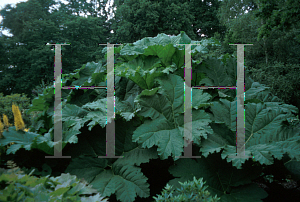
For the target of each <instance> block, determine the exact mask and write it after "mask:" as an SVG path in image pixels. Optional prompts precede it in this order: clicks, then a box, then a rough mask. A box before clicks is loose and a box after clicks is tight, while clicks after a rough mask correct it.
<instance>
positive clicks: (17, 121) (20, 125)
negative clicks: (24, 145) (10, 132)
mask: <svg viewBox="0 0 300 202" xmlns="http://www.w3.org/2000/svg"><path fill="white" fill-rule="evenodd" d="M12 111H13V113H14V119H15V126H16V130H23V129H24V127H25V124H24V121H23V119H22V115H21V112H20V110H19V107H18V106H16V105H14V104H13V105H12Z"/></svg>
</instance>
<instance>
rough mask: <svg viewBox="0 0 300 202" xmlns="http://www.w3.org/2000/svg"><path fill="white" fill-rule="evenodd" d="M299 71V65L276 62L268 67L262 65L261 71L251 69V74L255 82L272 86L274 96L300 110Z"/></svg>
mask: <svg viewBox="0 0 300 202" xmlns="http://www.w3.org/2000/svg"><path fill="white" fill-rule="evenodd" d="M299 71H300V65H299V64H286V65H285V64H284V63H280V62H275V63H274V64H269V65H267V66H266V65H264V64H261V65H260V67H259V69H255V68H253V69H251V74H252V76H253V79H254V80H256V81H258V82H259V83H262V84H266V85H268V86H270V87H271V89H270V90H271V93H272V94H274V95H276V96H277V97H279V98H280V99H282V100H283V101H284V102H285V103H288V104H292V105H295V106H297V107H298V108H300V91H299V90H297V89H299V86H300V74H299Z"/></svg>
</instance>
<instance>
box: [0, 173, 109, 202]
mask: <svg viewBox="0 0 300 202" xmlns="http://www.w3.org/2000/svg"><path fill="white" fill-rule="evenodd" d="M21 173H22V171H20V169H19V168H13V169H9V170H5V169H2V168H1V169H0V174H1V176H0V186H1V190H0V201H16V202H17V201H47V202H54V201H55V202H58V201H65V202H77V201H78V202H99V201H107V199H103V198H104V197H101V196H100V194H99V193H97V190H96V189H93V188H91V185H86V183H85V182H80V180H79V179H77V178H76V176H72V175H70V174H69V173H67V174H64V173H63V174H61V176H59V177H50V178H49V175H48V176H46V177H41V178H37V177H35V176H30V174H31V173H32V172H31V173H30V174H29V175H23V174H21ZM96 193H97V194H96ZM92 194H96V195H94V196H91V195H92ZM84 195H90V196H89V197H86V196H84Z"/></svg>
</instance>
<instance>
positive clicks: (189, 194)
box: [153, 176, 220, 202]
mask: <svg viewBox="0 0 300 202" xmlns="http://www.w3.org/2000/svg"><path fill="white" fill-rule="evenodd" d="M202 180H203V178H200V179H199V180H196V178H195V176H194V181H188V182H185V183H181V182H179V183H180V184H181V188H180V189H179V188H178V189H177V190H176V191H175V193H174V194H173V191H174V190H172V187H173V186H169V184H167V186H166V187H165V189H164V190H163V191H162V194H161V195H158V197H153V198H154V199H155V201H156V202H163V201H170V202H171V201H172V202H175V201H197V202H215V201H219V200H220V198H217V195H216V196H215V197H212V196H210V193H209V192H208V191H205V189H206V188H207V187H208V186H203V185H204V184H205V183H206V182H203V181H202Z"/></svg>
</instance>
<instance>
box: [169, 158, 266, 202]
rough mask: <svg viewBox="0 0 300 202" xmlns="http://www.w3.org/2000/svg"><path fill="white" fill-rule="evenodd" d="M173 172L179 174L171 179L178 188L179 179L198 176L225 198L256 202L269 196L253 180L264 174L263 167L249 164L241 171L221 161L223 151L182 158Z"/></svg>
mask: <svg viewBox="0 0 300 202" xmlns="http://www.w3.org/2000/svg"><path fill="white" fill-rule="evenodd" d="M169 172H170V173H171V174H172V175H173V176H174V177H176V178H175V179H173V180H170V181H169V182H168V184H169V185H172V186H174V188H180V186H179V183H178V182H185V181H188V180H192V179H193V177H194V176H195V177H196V178H197V179H198V178H203V181H206V185H208V188H207V190H208V191H209V192H210V194H211V195H212V196H214V195H216V194H217V196H218V197H220V198H221V201H228V202H229V201H245V202H253V201H261V199H263V198H265V197H267V196H268V194H267V193H266V192H265V191H264V190H263V189H261V188H259V187H258V186H257V185H255V184H252V183H251V180H253V179H255V178H257V177H258V176H259V174H260V173H261V169H260V168H257V167H252V166H247V167H245V168H244V169H242V170H238V169H236V168H235V167H232V166H231V165H230V164H228V163H226V161H225V160H221V158H220V153H217V154H213V155H211V156H210V157H209V158H200V159H199V158H197V159H196V160H194V159H179V160H178V161H176V162H175V165H174V166H171V167H170V168H169Z"/></svg>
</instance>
